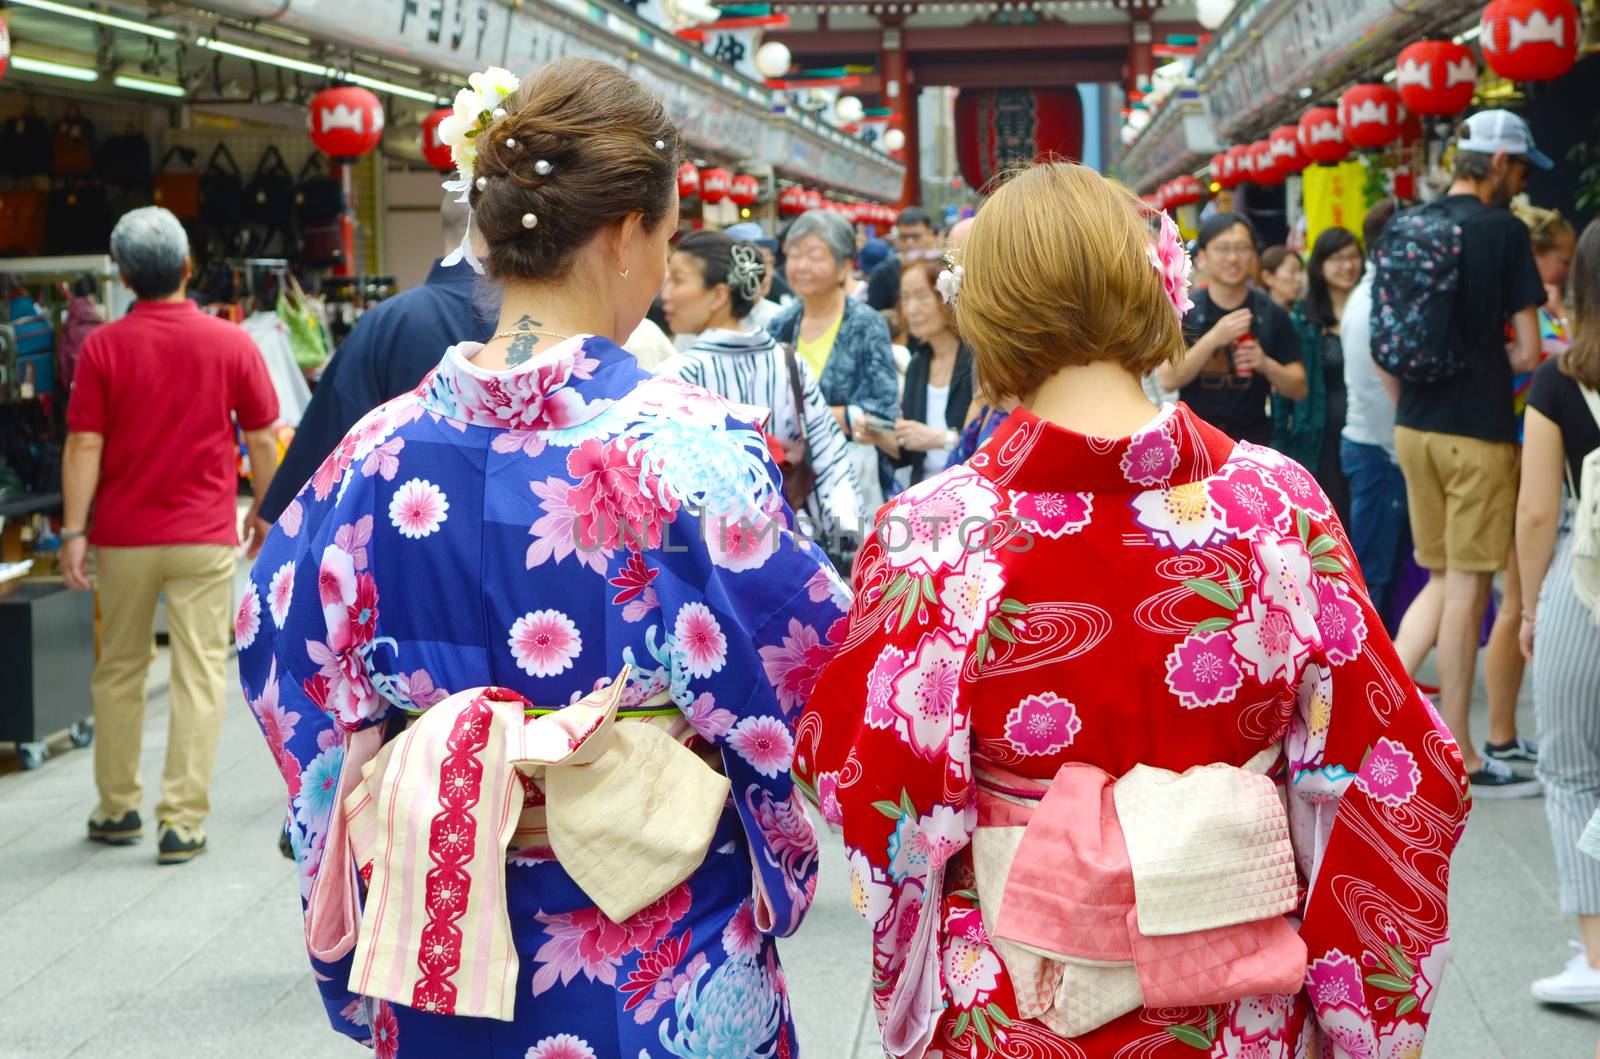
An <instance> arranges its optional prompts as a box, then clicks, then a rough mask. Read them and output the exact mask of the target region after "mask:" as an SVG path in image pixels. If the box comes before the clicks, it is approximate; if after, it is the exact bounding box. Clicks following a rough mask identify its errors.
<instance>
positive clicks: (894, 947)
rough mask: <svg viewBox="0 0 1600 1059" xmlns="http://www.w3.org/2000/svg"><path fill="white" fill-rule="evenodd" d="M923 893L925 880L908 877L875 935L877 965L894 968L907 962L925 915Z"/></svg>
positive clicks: (873, 942)
mask: <svg viewBox="0 0 1600 1059" xmlns="http://www.w3.org/2000/svg"><path fill="white" fill-rule="evenodd" d="M922 893H923V880H921V879H919V878H916V877H915V876H907V877H906V878H905V880H904V881H903V882H902V883H901V884H900V887H899V893H897V894H896V895H895V899H894V906H893V907H892V908H891V909H890V910H889V915H888V916H887V918H886V919H885V920H884V922H883V926H882V929H881V930H879V931H877V932H876V933H875V934H874V935H873V940H872V953H873V959H874V961H875V964H874V966H876V967H882V968H884V969H885V970H888V971H893V970H897V969H899V968H900V967H901V966H903V965H904V964H905V962H906V953H907V952H908V951H909V950H910V948H911V944H912V941H913V939H914V938H915V937H916V935H917V923H918V921H919V920H920V919H921V918H922Z"/></svg>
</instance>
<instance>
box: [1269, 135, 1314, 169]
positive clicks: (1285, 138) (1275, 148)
mask: <svg viewBox="0 0 1600 1059" xmlns="http://www.w3.org/2000/svg"><path fill="white" fill-rule="evenodd" d="M1267 143H1269V144H1271V145H1272V164H1273V166H1274V168H1276V169H1277V170H1278V172H1280V173H1282V174H1283V175H1284V176H1288V175H1289V174H1291V173H1298V172H1300V171H1301V170H1303V169H1305V167H1306V166H1308V165H1310V164H1311V159H1310V158H1309V157H1308V156H1307V155H1306V153H1305V152H1304V151H1302V150H1301V149H1300V126H1298V125H1279V126H1278V127H1277V128H1276V129H1273V130H1272V133H1271V135H1269V136H1268V137H1267Z"/></svg>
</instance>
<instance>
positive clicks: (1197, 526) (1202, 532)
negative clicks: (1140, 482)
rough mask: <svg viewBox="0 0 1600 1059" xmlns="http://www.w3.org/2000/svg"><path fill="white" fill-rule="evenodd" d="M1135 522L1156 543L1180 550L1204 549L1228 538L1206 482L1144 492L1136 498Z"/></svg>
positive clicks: (1134, 503)
mask: <svg viewBox="0 0 1600 1059" xmlns="http://www.w3.org/2000/svg"><path fill="white" fill-rule="evenodd" d="M1133 520H1134V522H1135V523H1136V524H1137V525H1138V526H1140V527H1141V528H1143V529H1144V530H1145V531H1146V532H1147V533H1148V534H1149V536H1150V540H1151V542H1152V543H1154V544H1156V545H1158V546H1159V547H1162V548H1171V549H1174V550H1177V551H1186V550H1188V549H1190V548H1204V547H1206V546H1207V545H1209V544H1211V543H1212V542H1213V541H1217V540H1220V539H1222V538H1223V537H1224V536H1225V534H1224V532H1223V529H1222V523H1221V513H1220V511H1219V510H1218V508H1217V506H1216V505H1215V504H1213V503H1212V502H1211V493H1210V490H1209V489H1208V488H1207V486H1206V483H1205V482H1204V481H1199V482H1185V483H1183V484H1182V485H1174V486H1171V487H1169V488H1166V489H1151V490H1148V491H1146V492H1143V493H1140V494H1139V495H1138V496H1136V497H1134V498H1133Z"/></svg>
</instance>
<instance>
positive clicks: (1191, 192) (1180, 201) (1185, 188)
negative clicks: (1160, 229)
mask: <svg viewBox="0 0 1600 1059" xmlns="http://www.w3.org/2000/svg"><path fill="white" fill-rule="evenodd" d="M1204 195H1205V191H1204V189H1202V188H1201V187H1200V181H1198V180H1196V179H1195V178H1194V176H1193V175H1192V174H1189V173H1184V174H1183V175H1182V176H1179V177H1177V178H1175V179H1174V180H1173V181H1172V184H1171V190H1170V191H1168V193H1167V204H1168V205H1171V206H1193V205H1194V204H1195V203H1197V202H1199V201H1200V199H1201V198H1202V197H1204Z"/></svg>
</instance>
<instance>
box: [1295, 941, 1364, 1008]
mask: <svg viewBox="0 0 1600 1059" xmlns="http://www.w3.org/2000/svg"><path fill="white" fill-rule="evenodd" d="M1306 987H1307V988H1308V989H1309V990H1310V991H1311V1002H1312V1003H1313V1004H1315V1005H1316V1006H1317V1010H1318V1011H1319V1012H1325V1011H1332V1010H1333V1009H1334V1008H1340V1007H1347V1008H1350V1009H1352V1010H1356V1011H1361V1012H1363V1013H1365V1011H1366V1008H1367V1000H1366V991H1365V988H1364V987H1363V985H1362V981H1361V965H1360V964H1359V963H1357V962H1356V961H1355V960H1353V959H1351V958H1350V957H1349V956H1346V955H1345V954H1344V953H1342V952H1340V951H1339V950H1338V949H1329V950H1328V952H1327V954H1326V955H1324V956H1321V957H1319V958H1317V959H1315V960H1313V961H1312V962H1311V966H1310V967H1308V968H1307V969H1306Z"/></svg>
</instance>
